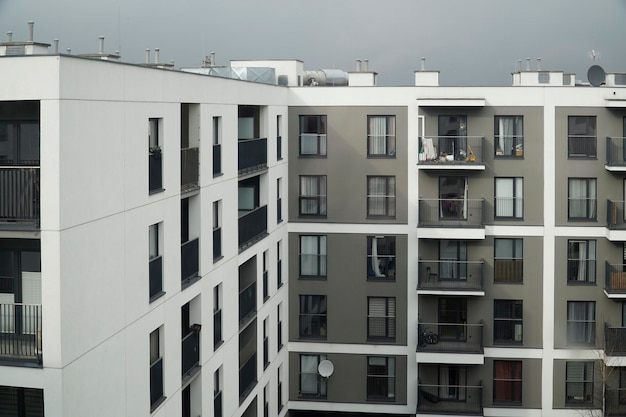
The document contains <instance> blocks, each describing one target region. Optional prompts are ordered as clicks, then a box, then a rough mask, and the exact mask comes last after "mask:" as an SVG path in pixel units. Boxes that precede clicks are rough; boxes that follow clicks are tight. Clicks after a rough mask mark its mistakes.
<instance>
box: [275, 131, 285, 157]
mask: <svg viewBox="0 0 626 417" xmlns="http://www.w3.org/2000/svg"><path fill="white" fill-rule="evenodd" d="M276 159H277V160H279V161H280V160H281V159H283V138H282V136H277V137H276Z"/></svg>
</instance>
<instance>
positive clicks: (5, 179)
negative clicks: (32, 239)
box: [0, 166, 40, 224]
mask: <svg viewBox="0 0 626 417" xmlns="http://www.w3.org/2000/svg"><path fill="white" fill-rule="evenodd" d="M39 180H40V176H39V167H33V166H28V167H0V222H11V223H35V224H38V223H39V210H40V201H39V198H40V197H39V196H40V192H39Z"/></svg>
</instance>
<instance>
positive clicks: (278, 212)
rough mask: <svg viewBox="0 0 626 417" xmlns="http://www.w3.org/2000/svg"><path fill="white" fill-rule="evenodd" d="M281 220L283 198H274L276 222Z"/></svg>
mask: <svg viewBox="0 0 626 417" xmlns="http://www.w3.org/2000/svg"><path fill="white" fill-rule="evenodd" d="M282 221H283V200H282V199H281V198H278V199H276V223H280V222H282Z"/></svg>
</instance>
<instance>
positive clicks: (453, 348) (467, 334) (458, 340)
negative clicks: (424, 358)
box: [417, 323, 483, 353]
mask: <svg viewBox="0 0 626 417" xmlns="http://www.w3.org/2000/svg"><path fill="white" fill-rule="evenodd" d="M417 350H418V351H421V352H442V353H443V352H450V353H459V352H462V353H482V352H483V324H482V323H480V324H464V323H458V324H457V323H420V324H419V326H418V341H417Z"/></svg>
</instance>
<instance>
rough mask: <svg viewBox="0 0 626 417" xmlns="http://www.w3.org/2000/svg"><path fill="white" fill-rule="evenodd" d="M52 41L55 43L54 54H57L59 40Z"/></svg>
mask: <svg viewBox="0 0 626 417" xmlns="http://www.w3.org/2000/svg"><path fill="white" fill-rule="evenodd" d="M52 42H53V43H54V54H55V55H56V54H58V53H59V40H58V39H53V41H52Z"/></svg>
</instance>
